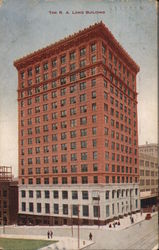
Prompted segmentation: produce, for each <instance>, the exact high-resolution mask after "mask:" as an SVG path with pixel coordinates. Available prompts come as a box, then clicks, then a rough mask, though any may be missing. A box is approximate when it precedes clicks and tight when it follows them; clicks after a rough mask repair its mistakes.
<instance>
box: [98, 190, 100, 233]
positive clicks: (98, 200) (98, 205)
mask: <svg viewBox="0 0 159 250" xmlns="http://www.w3.org/2000/svg"><path fill="white" fill-rule="evenodd" d="M99 199H100V196H99V194H98V228H99V227H100V225H99V217H100V209H99Z"/></svg>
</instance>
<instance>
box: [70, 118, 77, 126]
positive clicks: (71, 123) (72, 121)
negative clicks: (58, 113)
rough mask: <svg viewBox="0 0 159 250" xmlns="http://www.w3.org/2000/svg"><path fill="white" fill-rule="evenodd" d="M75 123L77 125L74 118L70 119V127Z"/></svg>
mask: <svg viewBox="0 0 159 250" xmlns="http://www.w3.org/2000/svg"><path fill="white" fill-rule="evenodd" d="M76 125H77V122H76V120H75V119H73V120H70V126H71V127H72V128H73V127H75V126H76Z"/></svg>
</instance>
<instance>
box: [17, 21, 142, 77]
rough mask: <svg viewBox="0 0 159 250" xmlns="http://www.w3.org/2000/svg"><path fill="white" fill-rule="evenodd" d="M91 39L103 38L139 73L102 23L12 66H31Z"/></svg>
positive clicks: (28, 56)
mask: <svg viewBox="0 0 159 250" xmlns="http://www.w3.org/2000/svg"><path fill="white" fill-rule="evenodd" d="M93 38H103V39H104V40H106V41H107V43H108V44H109V45H110V47H112V49H113V50H115V51H116V53H117V54H118V55H120V56H121V57H122V58H123V60H126V62H127V64H128V65H129V67H130V68H131V69H132V70H133V71H134V72H136V73H137V72H138V71H139V66H138V65H137V64H136V63H135V61H134V60H133V59H132V58H131V57H130V56H129V54H128V53H127V52H126V51H125V50H124V49H123V47H122V46H121V45H120V44H119V42H118V41H117V40H116V39H115V37H114V36H113V35H112V33H111V32H110V31H109V29H108V28H107V27H106V26H105V25H104V24H103V23H102V22H100V23H95V24H94V25H91V26H89V27H88V28H85V29H84V30H81V31H79V32H78V33H74V34H73V35H70V36H68V37H65V38H64V39H62V40H60V41H58V42H55V43H54V44H51V45H49V46H47V47H45V48H42V49H40V50H37V51H35V52H33V53H31V54H29V55H27V56H24V57H22V58H20V59H18V60H16V61H14V66H15V67H16V68H17V70H20V69H22V68H24V67H26V66H29V65H31V64H32V63H33V62H34V63H36V62H37V63H38V62H39V61H41V60H44V59H47V58H50V57H51V56H53V55H56V54H58V53H60V52H62V51H64V50H67V49H69V48H71V47H73V46H79V45H80V44H82V43H84V42H87V41H89V40H90V39H93Z"/></svg>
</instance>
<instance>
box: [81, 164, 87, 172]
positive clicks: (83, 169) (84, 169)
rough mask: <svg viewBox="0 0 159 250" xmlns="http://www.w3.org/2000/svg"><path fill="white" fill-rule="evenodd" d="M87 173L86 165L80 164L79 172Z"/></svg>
mask: <svg viewBox="0 0 159 250" xmlns="http://www.w3.org/2000/svg"><path fill="white" fill-rule="evenodd" d="M87 171H88V165H87V164H82V165H81V172H87Z"/></svg>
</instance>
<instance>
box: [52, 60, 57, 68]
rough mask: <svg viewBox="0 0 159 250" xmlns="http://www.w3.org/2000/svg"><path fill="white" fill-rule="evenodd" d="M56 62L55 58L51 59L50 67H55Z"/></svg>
mask: <svg viewBox="0 0 159 250" xmlns="http://www.w3.org/2000/svg"><path fill="white" fill-rule="evenodd" d="M56 64H57V61H56V59H53V60H52V67H56Z"/></svg>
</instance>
